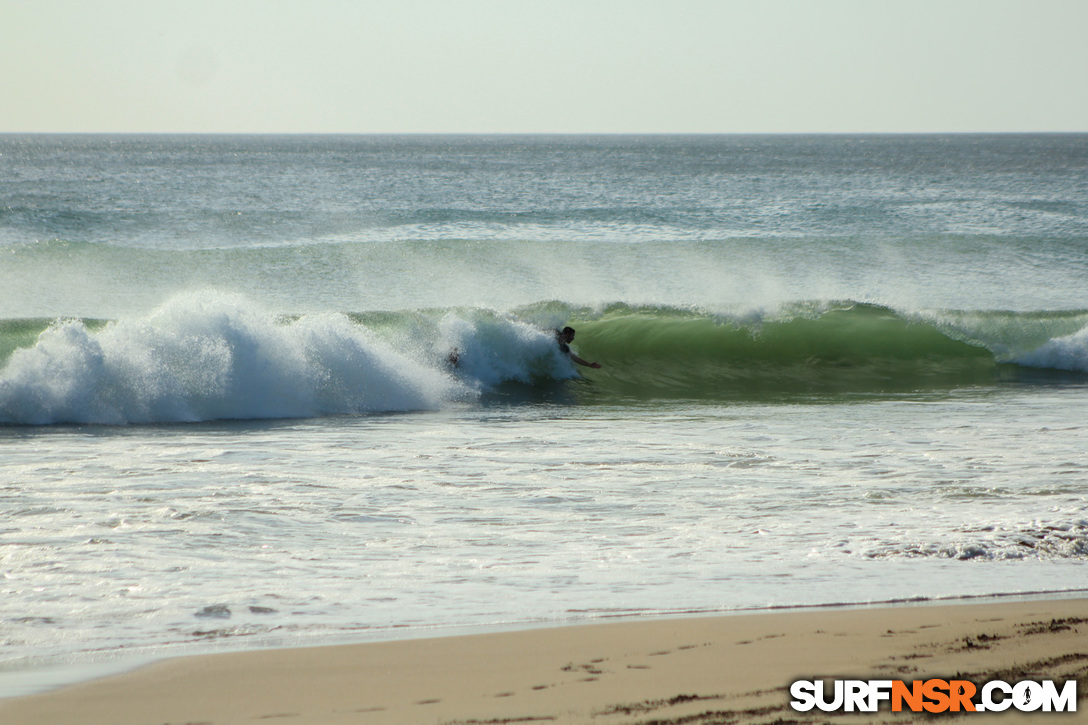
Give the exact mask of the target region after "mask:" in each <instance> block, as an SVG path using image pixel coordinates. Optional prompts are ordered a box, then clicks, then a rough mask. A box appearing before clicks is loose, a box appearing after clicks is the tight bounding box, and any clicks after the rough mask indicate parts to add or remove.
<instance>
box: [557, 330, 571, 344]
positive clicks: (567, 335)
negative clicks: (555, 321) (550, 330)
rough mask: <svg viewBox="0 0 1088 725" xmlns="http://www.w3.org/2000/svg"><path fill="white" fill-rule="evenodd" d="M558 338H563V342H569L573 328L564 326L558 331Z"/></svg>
mask: <svg viewBox="0 0 1088 725" xmlns="http://www.w3.org/2000/svg"><path fill="white" fill-rule="evenodd" d="M559 338H560V339H561V340H563V342H570V341H571V340H573V339H574V328H573V327H564V328H563V330H562V332H560V333H559Z"/></svg>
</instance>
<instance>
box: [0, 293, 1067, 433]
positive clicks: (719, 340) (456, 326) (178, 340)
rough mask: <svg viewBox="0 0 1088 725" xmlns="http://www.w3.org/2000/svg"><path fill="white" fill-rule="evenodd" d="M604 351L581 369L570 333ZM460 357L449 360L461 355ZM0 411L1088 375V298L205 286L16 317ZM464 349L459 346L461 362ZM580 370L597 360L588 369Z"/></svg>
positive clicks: (582, 395) (841, 388) (187, 409)
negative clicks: (268, 295) (939, 301)
mask: <svg viewBox="0 0 1088 725" xmlns="http://www.w3.org/2000/svg"><path fill="white" fill-rule="evenodd" d="M568 323H570V324H573V325H575V326H576V327H577V330H578V334H577V338H576V340H575V344H574V347H575V349H576V351H577V352H578V354H579V355H581V356H582V357H585V358H590V359H595V360H600V361H601V362H602V364H603V367H602V368H601V369H599V370H591V371H578V370H576V369H575V367H574V365H573V363H572V362H571V361H570V360H569V359H568V358H567V357H566V356H565V355H563V354H562V353H561V352H560V351H559V349H558V346H557V345H556V344H555V340H554V332H553V330H554V328H557V327H560V326H562V325H564V324H568ZM453 352H456V355H455V356H453V357H452V358H451V353H453ZM0 360H2V361H3V365H4V367H3V368H2V370H0V423H6V424H50V423H108V424H123V423H160V422H183V421H207V420H221V419H243V420H244V419H260V418H298V417H319V416H329V415H360V414H367V413H377V412H390V411H411V410H428V409H438V408H442V407H444V406H448V405H452V404H464V403H474V402H478V401H480V400H487V399H493V398H495V397H498V398H500V399H503V397H504V396H506V399H509V398H510V396H511V395H514V394H516V395H517V396H520V397H521V398H527V399H529V400H540V399H546V398H547V396H548V395H550V394H551V393H553V392H554V391H555V390H556V389H561V390H562V391H565V392H564V395H565V398H564V399H566V400H571V401H573V402H580V403H600V402H604V403H622V402H623V401H627V400H640V401H645V400H653V399H670V400H677V399H696V400H718V401H728V400H752V399H758V400H767V399H774V398H776V397H782V396H786V397H796V396H798V395H802V396H803V395H820V396H828V395H832V396H833V395H840V394H881V393H902V392H912V391H942V390H949V389H953V388H960V387H964V386H987V385H995V384H999V383H1008V382H1013V383H1015V382H1018V381H1021V380H1028V381H1031V382H1037V381H1038V380H1039V379H1040V376H1043V377H1044V378H1047V379H1058V380H1061V381H1065V382H1075V383H1078V384H1079V383H1083V382H1085V381H1086V380H1088V313H1086V312H1062V313H1007V312H989V313H988V312H947V311H946V312H932V313H911V314H907V313H901V312H897V311H895V310H892V309H889V308H887V307H882V306H879V305H870V304H861V303H853V302H843V303H827V302H824V303H805V304H796V305H794V306H792V307H791V308H786V309H777V310H774V311H761V312H745V313H743V314H712V313H709V312H706V311H702V310H697V309H682V308H677V307H664V306H645V307H637V306H630V305H625V304H615V305H610V306H606V307H603V308H595V309H591V308H584V307H573V306H570V305H566V304H564V303H562V302H544V303H539V304H536V305H531V306H528V307H524V308H519V309H517V310H513V311H511V312H506V313H501V312H497V311H494V310H489V309H481V308H457V309H432V310H405V311H395V312H358V313H317V314H306V315H283V314H278V313H273V312H269V311H266V310H263V309H260V308H259V307H257V306H255V305H253V304H252V303H250V302H248V301H247V300H246V299H244V298H241V297H238V296H232V295H223V294H219V293H215V292H204V293H190V294H186V295H182V296H179V297H177V298H174V299H172V300H171V301H169V302H167V303H166V304H164V305H163V306H161V307H160V308H159V309H157V310H155V311H154V312H153V313H151V314H150V315H147V316H145V317H141V318H131V319H130V318H125V319H119V320H114V321H98V320H79V319H69V320H55V321H49V320H8V321H4V322H0ZM454 362H455V364H454ZM580 372H581V373H582V374H580Z"/></svg>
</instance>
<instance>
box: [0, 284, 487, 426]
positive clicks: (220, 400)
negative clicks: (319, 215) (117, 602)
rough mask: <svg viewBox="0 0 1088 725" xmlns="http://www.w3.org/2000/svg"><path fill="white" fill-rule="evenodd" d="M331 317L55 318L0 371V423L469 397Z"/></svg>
mask: <svg viewBox="0 0 1088 725" xmlns="http://www.w3.org/2000/svg"><path fill="white" fill-rule="evenodd" d="M472 394H473V393H472V390H471V388H470V387H469V386H466V385H465V384H464V383H462V382H460V381H458V380H457V379H456V378H455V377H453V376H451V375H450V374H448V372H447V371H444V370H442V369H441V368H440V367H438V366H434V365H429V364H427V363H426V361H420V360H417V359H413V358H412V357H410V356H408V355H406V354H404V353H402V352H399V351H398V350H396V349H394V347H392V346H391V345H390V344H388V343H387V342H385V341H383V340H382V339H380V338H379V337H378V336H376V335H375V334H373V333H372V332H371V331H370V330H368V329H367V328H366V327H365V326H361V325H357V324H355V323H353V322H352V321H351V320H350V319H349V318H348V317H347V316H345V315H342V314H336V313H331V314H315V315H305V316H302V317H299V318H297V319H293V320H285V319H283V318H279V317H277V316H275V315H272V314H269V313H266V312H264V311H263V310H261V309H259V308H257V307H255V306H254V305H252V304H250V303H248V302H247V301H246V300H244V299H241V298H238V297H234V296H230V295H222V294H217V293H200V294H187V295H182V296H179V297H177V298H174V299H173V300H171V301H169V302H168V303H166V304H164V305H163V306H162V307H160V308H159V309H158V310H156V311H155V312H154V313H152V314H151V315H149V316H146V317H143V318H138V319H121V320H118V321H115V322H111V323H109V324H108V325H107V326H106V327H105V328H104V329H101V330H98V331H94V330H91V329H88V327H87V326H86V325H85V324H84V323H83V322H82V321H78V320H66V321H58V322H56V323H54V324H53V325H52V326H50V327H49V328H48V329H47V330H45V331H44V332H43V333H42V334H41V335H40V336H39V338H38V340H37V342H36V344H35V345H34V346H33V347H31V348H26V349H21V350H17V351H15V353H13V354H12V356H11V357H10V358H9V360H8V363H7V365H6V367H5V368H4V369H3V371H0V422H4V423H16V424H19V423H22V424H48V423H108V424H121V423H149V422H184V421H204V420H219V419H253V418H292V417H312V416H321V415H336V414H358V413H368V412H385V411H403V410H422V409H432V408H436V407H439V406H441V405H442V404H444V403H445V402H447V401H450V400H456V399H463V398H464V397H465V396H470V395H472Z"/></svg>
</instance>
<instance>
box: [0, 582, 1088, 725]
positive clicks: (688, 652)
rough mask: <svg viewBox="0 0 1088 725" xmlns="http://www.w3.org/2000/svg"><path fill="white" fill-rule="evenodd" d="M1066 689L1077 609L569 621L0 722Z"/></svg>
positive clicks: (521, 712)
mask: <svg viewBox="0 0 1088 725" xmlns="http://www.w3.org/2000/svg"><path fill="white" fill-rule="evenodd" d="M817 677H839V678H846V677H848V678H855V679H889V680H906V681H908V682H909V681H911V680H914V679H922V680H925V679H930V678H935V677H936V678H944V679H949V678H956V679H967V680H971V681H972V682H975V683H982V682H985V681H987V680H991V679H1002V680H1005V681H1008V682H1015V681H1018V680H1025V679H1033V680H1038V679H1056V680H1063V681H1064V680H1068V679H1074V678H1076V679H1078V696H1079V698H1080V699H1079V701H1078V712H1077V713H1075V714H1055V713H1050V714H1045V713H1034V714H1030V715H1028V714H1021V713H1016V712H1014V711H1009V712H1006V713H1004V714H1000V715H998V714H993V713H990V714H986V715H985V718H986V719H985V720H984V722H998V723H1018V722H1050V723H1073V722H1088V701H1086V699H1085V697H1086V696H1088V600H1085V599H1057V600H1040V601H1027V602H1021V601H1016V602H974V603H962V604H949V605H939V606H934V605H917V606H890V607H882V608H851V609H837V610H815V609H814V610H790V611H774V612H766V613H753V614H741V615H728V616H706V617H683V618H669V619H652V620H639V621H622V622H610V623H603V624H583V625H575V626H567V627H556V628H542V629H531V630H525V631H518V632H498V633H489V634H474V635H466V636H451V637H438V638H433V639H413V640H400V641H391V642H378V643H368V644H358V645H341V646H328V647H314V648H298V649H282V650H260V651H249V652H239V653H229V654H215V655H207V656H195V657H179V658H175V659H169V660H164V661H161V662H157V663H155V664H152V665H149V666H146V667H143V668H141V669H138V670H136V671H133V672H129V673H126V674H122V675H118V676H113V677H109V678H105V679H101V680H96V681H92V682H86V683H82V684H78V685H74V686H70V687H66V688H63V689H60V690H56V691H53V692H49V693H45V694H40V695H34V696H29V697H21V698H13V699H9V700H3V701H0V722H2V723H4V724H5V725H48V724H51V723H57V724H60V723H63V724H68V723H71V724H73V725H75V724H77V723H78V724H79V725H98V724H101V725H130V724H131V725H152V724H153V725H162V724H163V723H170V724H171V725H180V724H183V723H187V724H190V725H195V724H196V723H201V724H206V725H230V724H241V723H249V724H250V725H252V724H253V723H261V722H268V723H276V724H282V725H292V724H294V723H300V724H301V723H305V724H308V725H309V724H312V725H333V724H339V723H357V724H364V725H370V724H373V725H385V724H387V723H399V724H403V723H461V724H468V723H476V724H479V723H599V724H602V725H612V724H614V723H615V724H619V723H651V722H652V723H661V724H665V723H675V724H679V723H685V724H686V725H708V724H710V723H766V724H770V723H780V722H799V723H808V722H839V721H841V722H854V723H862V722H864V723H870V722H872V723H880V722H895V723H906V722H915V721H918V722H920V721H922V720H925V721H927V722H932V721H934V719H935V718H936V719H937V720H949V719H952V718H955V717H957V716H955V715H952V714H948V713H946V714H943V715H936V716H934V715H928V714H925V715H915V714H913V713H909V712H903V713H892V712H890V711H889V710H888V706H887V704H885V705H884V708H883V709H882V710H881V711H880V712H879V713H876V714H871V713H868V714H857V713H855V714H841V715H834V716H831V715H828V714H827V713H823V712H821V711H819V710H813V711H811V712H809V713H801V712H795V711H794V710H793V709H792V708H791V707H790V705H789V701H790V700H791V699H792V698H791V696H790V694H789V686H790V683H792V682H793V681H794V680H797V679H815V678H817Z"/></svg>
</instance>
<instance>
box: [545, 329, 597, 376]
mask: <svg viewBox="0 0 1088 725" xmlns="http://www.w3.org/2000/svg"><path fill="white" fill-rule="evenodd" d="M573 340H574V328H573V327H564V328H563V329H562V330H556V331H555V341H556V342H557V343H559V350H560V351H561V352H563V353H565V354H566V355H567V356H568V357H569V358H570V359H571V361H572V362H576V363H578V364H579V365H585V366H586V367H587V368H599V367H600V366H601V364H600V363H599V362H588V361H586V360H583V359H582V358H580V357H578V356H577V355H575V354H574V353H573V352H571V349H570V343H571V342H572V341H573Z"/></svg>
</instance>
